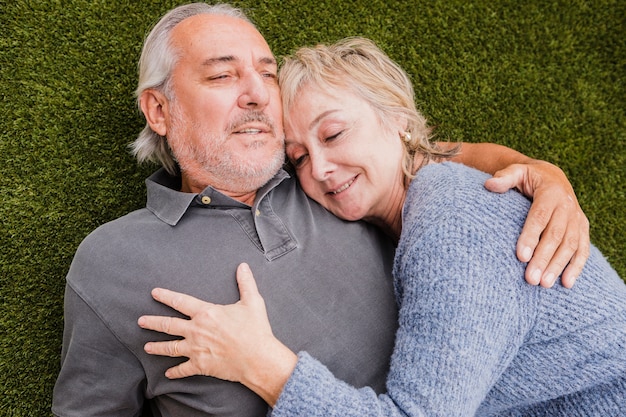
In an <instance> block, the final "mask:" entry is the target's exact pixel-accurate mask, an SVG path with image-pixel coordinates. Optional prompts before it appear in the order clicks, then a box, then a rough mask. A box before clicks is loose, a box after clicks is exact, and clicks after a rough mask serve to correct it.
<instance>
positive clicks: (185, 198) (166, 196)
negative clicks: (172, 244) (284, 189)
mask: <svg viewBox="0 0 626 417" xmlns="http://www.w3.org/2000/svg"><path fill="white" fill-rule="evenodd" d="M285 178H290V175H289V174H288V173H287V172H286V171H284V170H282V169H281V170H279V171H278V172H277V173H276V175H274V177H273V178H272V179H271V180H269V181H268V182H267V184H265V185H264V186H263V187H261V188H260V189H259V191H258V192H257V195H256V199H255V203H254V205H255V206H257V205H258V203H259V201H261V200H262V199H263V198H264V197H265V196H266V195H267V194H268V193H269V192H270V191H271V190H272V189H274V188H276V186H278V184H280V183H281V182H282V181H283V180H284V179H285ZM146 187H147V192H148V198H147V203H146V208H147V209H148V210H150V212H152V214H154V215H155V216H156V217H157V218H159V219H160V220H161V221H163V222H165V223H167V224H169V225H170V226H176V224H178V222H179V221H180V219H182V217H183V216H184V215H185V213H186V212H187V210H188V209H189V207H191V206H196V205H197V206H207V207H211V208H221V209H224V208H245V209H248V210H249V209H250V206H248V205H247V204H244V203H241V202H239V201H237V200H235V199H233V198H230V197H228V196H227V195H224V194H222V193H221V192H219V191H217V190H215V189H214V188H213V187H211V186H208V187H207V188H205V189H204V190H203V191H202V192H201V193H184V192H181V191H178V190H180V187H181V178H180V176H173V175H170V174H168V173H167V171H165V169H163V168H161V169H159V170H158V171H156V172H155V173H153V174H152V175H151V176H150V177H148V178H147V179H146ZM203 197H209V198H210V201H211V203H210V205H209V204H204V203H203V202H202V198H203Z"/></svg>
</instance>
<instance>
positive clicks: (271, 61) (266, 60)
mask: <svg viewBox="0 0 626 417" xmlns="http://www.w3.org/2000/svg"><path fill="white" fill-rule="evenodd" d="M238 60H239V59H238V58H237V57H235V56H233V55H224V56H219V57H215V58H207V59H205V60H204V61H203V62H202V65H203V66H207V67H208V66H212V65H216V64H223V63H225V62H236V61H238ZM258 62H259V63H260V64H265V65H275V66H278V62H276V59H275V58H274V57H263V58H261V59H259V61H258Z"/></svg>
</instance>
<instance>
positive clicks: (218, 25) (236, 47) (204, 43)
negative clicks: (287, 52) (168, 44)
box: [172, 14, 273, 58]
mask: <svg viewBox="0 0 626 417" xmlns="http://www.w3.org/2000/svg"><path fill="white" fill-rule="evenodd" d="M172 41H173V42H174V43H176V44H178V46H182V47H183V48H194V49H195V48H201V49H204V50H206V51H211V55H213V57H215V58H219V57H222V56H236V55H237V53H238V52H242V51H247V50H250V51H254V52H255V53H257V54H259V55H267V56H270V57H273V55H272V52H271V51H270V49H269V46H268V45H267V42H266V41H265V38H263V35H261V33H260V32H259V31H258V30H257V29H256V28H255V27H254V26H253V25H252V24H250V23H249V22H246V21H245V20H242V19H239V18H235V17H231V16H224V15H213V14H201V15H196V16H192V17H189V18H187V19H185V20H183V21H182V22H180V23H179V24H178V25H177V26H176V27H175V28H174V30H173V31H172Z"/></svg>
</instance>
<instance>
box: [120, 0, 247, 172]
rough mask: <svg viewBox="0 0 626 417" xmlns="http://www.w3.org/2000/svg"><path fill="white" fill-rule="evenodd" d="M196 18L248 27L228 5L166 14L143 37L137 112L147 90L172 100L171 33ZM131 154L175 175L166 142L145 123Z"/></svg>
mask: <svg viewBox="0 0 626 417" xmlns="http://www.w3.org/2000/svg"><path fill="white" fill-rule="evenodd" d="M200 14H213V15H222V16H229V17H234V18H238V19H242V20H244V21H246V22H248V23H250V24H252V22H251V21H250V19H248V17H247V16H246V15H245V13H244V12H243V11H242V10H240V9H237V8H235V7H233V6H231V5H229V4H215V5H210V4H206V3H191V4H186V5H183V6H179V7H176V8H175V9H172V10H170V11H169V12H167V13H166V14H165V15H164V16H163V17H162V18H161V19H160V20H159V21H158V22H157V23H156V25H155V26H154V27H153V28H152V30H151V31H150V33H149V34H148V36H146V39H145V41H144V44H143V49H142V51H141V57H140V58H139V83H138V85H137V90H136V91H135V95H136V97H137V105H138V106H139V110H140V111H141V105H140V102H139V101H140V98H141V94H142V93H143V92H144V91H146V90H148V89H154V90H157V91H160V92H161V93H163V94H164V95H165V97H167V99H168V100H172V99H173V98H174V97H173V92H172V91H171V85H170V79H171V74H172V70H173V68H174V66H175V65H176V62H177V60H178V54H177V51H175V50H174V48H173V47H172V45H171V41H170V39H171V33H172V30H173V29H174V27H175V26H176V25H178V24H179V23H180V22H182V21H183V20H185V19H187V18H189V17H192V16H196V15H200ZM131 150H132V153H133V155H135V157H136V158H137V160H138V161H139V162H140V163H141V162H144V161H150V162H157V163H160V164H161V165H163V167H164V168H165V169H166V170H167V171H168V172H169V173H170V174H174V173H175V172H176V161H175V159H174V156H173V155H172V152H171V150H170V148H169V146H168V144H167V140H166V138H165V137H164V136H161V135H159V134H157V133H156V132H154V131H153V130H152V129H151V128H150V126H149V125H148V123H146V126H145V127H144V128H143V130H142V131H141V133H140V134H139V136H138V137H137V139H136V140H135V141H134V142H133V143H132V144H131Z"/></svg>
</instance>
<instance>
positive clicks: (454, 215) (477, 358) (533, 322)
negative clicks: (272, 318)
mask: <svg viewBox="0 0 626 417" xmlns="http://www.w3.org/2000/svg"><path fill="white" fill-rule="evenodd" d="M486 178H487V177H486V175H485V174H483V173H481V172H479V171H476V170H473V169H470V168H467V167H464V166H462V165H458V164H454V163H442V164H433V165H429V166H427V167H425V168H423V169H422V170H420V172H419V173H418V176H417V178H416V179H414V180H413V181H412V183H411V186H410V189H409V192H408V195H407V199H406V202H405V206H404V213H403V230H402V235H401V238H400V242H399V244H398V248H397V251H396V259H395V266H394V276H395V280H396V281H395V285H396V295H397V300H398V303H399V306H400V317H399V320H400V323H399V324H400V327H399V330H398V333H397V335H396V346H395V350H394V354H393V357H392V360H391V368H390V371H389V375H388V378H387V394H384V395H380V396H377V395H376V394H375V392H374V391H372V390H371V389H369V388H367V387H365V388H360V389H357V388H354V387H351V386H348V385H347V384H345V383H343V382H341V381H339V380H337V379H335V378H334V377H333V375H332V374H331V373H330V372H329V371H328V370H327V369H326V368H325V367H324V366H323V365H322V364H321V363H319V362H318V361H316V360H315V359H313V358H312V357H310V356H309V355H308V354H306V353H305V352H300V353H299V354H298V356H299V361H298V364H297V366H296V369H295V371H294V373H293V375H292V376H291V378H290V379H289V381H288V383H287V385H286V386H285V388H284V391H283V393H282V394H281V397H280V398H279V401H278V403H277V405H276V407H275V408H274V410H273V413H272V415H273V416H274V417H281V416H324V417H328V416H341V417H346V416H355V417H356V416H360V417H362V416H407V415H408V416H473V415H479V416H494V415H498V416H503V415H506V416H522V415H523V416H556V415H560V416H561V415H562V416H568V417H569V416H603V417H605V416H620V415H626V285H624V282H623V281H622V280H621V279H620V277H619V276H618V275H617V273H616V272H615V271H614V270H613V269H612V268H611V267H610V266H609V264H608V263H607V262H606V260H605V259H604V258H603V257H602V255H601V254H600V253H599V252H598V250H597V249H596V248H595V247H593V248H592V251H591V256H590V258H589V260H588V262H587V264H586V266H585V268H584V271H583V273H582V274H581V276H580V277H579V279H578V281H577V283H576V285H575V286H574V288H573V289H569V290H568V289H565V288H563V287H562V286H560V285H555V287H554V288H552V289H544V288H540V287H534V286H531V285H528V284H526V282H525V281H524V277H523V275H524V269H525V264H523V263H521V262H519V261H518V260H517V258H516V255H515V244H516V242H517V238H518V236H519V233H520V231H521V227H522V225H523V222H524V220H525V218H526V214H527V212H528V208H529V202H528V201H527V200H526V199H525V198H524V197H523V196H521V195H520V194H518V193H516V192H513V191H511V192H508V193H506V194H504V195H501V194H493V193H490V192H488V191H486V190H485V189H484V187H483V183H484V181H485V179H486Z"/></svg>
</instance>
